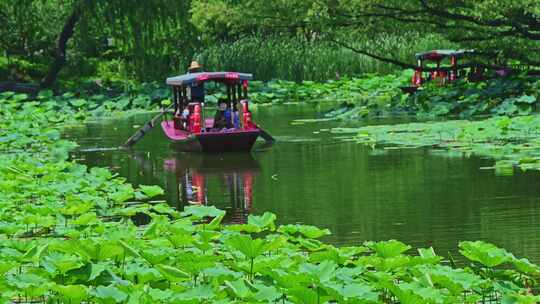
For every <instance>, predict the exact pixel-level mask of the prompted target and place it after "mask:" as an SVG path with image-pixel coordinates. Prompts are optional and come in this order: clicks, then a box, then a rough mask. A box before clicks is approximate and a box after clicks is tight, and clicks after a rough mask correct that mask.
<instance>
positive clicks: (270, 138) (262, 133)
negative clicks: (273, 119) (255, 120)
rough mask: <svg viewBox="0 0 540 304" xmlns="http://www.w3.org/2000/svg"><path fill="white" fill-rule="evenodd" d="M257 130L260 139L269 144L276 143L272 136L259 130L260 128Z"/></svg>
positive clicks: (263, 130) (261, 129)
mask: <svg viewBox="0 0 540 304" xmlns="http://www.w3.org/2000/svg"><path fill="white" fill-rule="evenodd" d="M257 128H259V134H260V135H261V137H262V138H263V139H264V140H266V141H267V142H271V143H274V142H276V140H275V139H274V137H272V135H270V133H268V132H266V130H265V129H263V128H261V126H257Z"/></svg>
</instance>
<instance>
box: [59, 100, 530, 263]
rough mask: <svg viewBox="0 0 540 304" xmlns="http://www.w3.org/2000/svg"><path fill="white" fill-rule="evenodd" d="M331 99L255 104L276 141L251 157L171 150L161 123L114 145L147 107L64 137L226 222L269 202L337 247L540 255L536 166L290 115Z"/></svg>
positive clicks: (284, 217)
mask: <svg viewBox="0 0 540 304" xmlns="http://www.w3.org/2000/svg"><path fill="white" fill-rule="evenodd" d="M327 108H328V106H321V105H314V104H305V105H287V106H279V107H277V106H275V107H259V108H258V109H256V110H254V112H255V114H254V117H255V119H256V120H257V121H258V122H260V123H261V125H263V126H264V127H266V129H267V130H268V131H269V132H270V133H271V134H273V135H274V136H275V137H276V139H277V140H278V142H277V143H276V144H275V145H274V146H273V147H271V148H270V149H258V150H256V151H253V152H252V153H249V154H248V153H244V154H189V153H180V152H175V151H174V150H172V148H171V147H170V145H169V142H168V141H167V139H166V138H165V136H164V135H163V133H162V131H161V129H160V128H159V126H158V127H156V128H154V129H153V130H152V131H151V132H150V133H149V134H147V135H146V136H145V138H144V139H143V140H142V141H141V142H139V143H138V144H137V145H136V146H135V148H134V149H133V150H132V151H125V150H117V149H114V147H117V146H119V145H120V144H122V143H123V141H125V140H126V139H127V138H128V137H129V136H130V135H131V133H133V132H134V131H135V129H134V128H133V126H134V125H141V124H142V123H144V122H145V121H146V119H148V118H149V117H151V115H137V116H134V117H130V118H129V119H123V120H103V121H98V122H95V123H89V124H87V125H85V126H84V127H82V128H77V129H73V130H71V131H70V132H69V133H68V134H67V136H70V137H73V138H74V139H75V140H76V141H77V142H78V143H79V144H80V145H81V147H80V148H81V151H80V152H77V153H76V155H74V157H75V158H77V159H78V160H79V162H82V163H85V164H87V165H89V166H102V167H109V168H111V170H113V171H114V172H117V173H118V174H119V175H120V176H123V177H125V178H126V179H127V180H128V181H129V182H131V183H133V184H134V185H138V184H158V185H160V186H162V187H163V188H164V189H166V195H165V197H164V199H166V200H167V201H168V202H169V203H170V204H171V205H174V206H177V207H178V208H182V207H183V206H185V205H188V204H208V205H215V206H217V207H219V208H221V209H225V210H227V212H228V213H227V220H228V221H230V222H244V221H246V220H247V216H248V214H250V213H254V214H262V213H263V212H265V211H271V212H274V213H276V214H277V216H278V222H279V223H280V224H285V223H286V224H289V223H303V224H311V225H316V226H319V227H324V228H329V229H330V230H331V231H332V235H331V236H329V237H327V238H326V239H325V241H328V242H331V243H333V244H336V245H353V244H354V245H358V244H361V243H362V242H364V241H366V240H387V239H398V240H401V241H403V242H405V243H407V244H410V245H413V246H415V247H424V246H433V247H434V248H435V250H436V252H437V253H439V254H441V255H444V256H446V255H447V253H448V252H451V253H452V255H453V256H454V257H458V256H459V253H458V251H457V244H458V242H459V241H461V240H485V241H489V242H493V243H495V244H496V245H498V246H502V247H504V248H506V249H508V250H510V251H512V252H513V253H514V254H515V255H517V256H525V257H528V258H529V259H531V260H532V261H534V262H537V263H538V262H540V233H539V232H540V187H538V185H539V182H540V173H539V172H525V173H519V172H518V173H516V174H514V175H513V176H496V175H495V174H494V172H493V171H492V170H480V169H479V168H481V167H485V166H490V165H492V164H493V162H492V161H491V160H489V159H480V158H476V157H469V158H467V157H463V156H461V155H454V156H449V155H444V153H440V152H433V151H429V150H426V149H403V150H383V149H382V150H372V149H371V148H369V147H366V146H362V145H358V144H355V143H352V142H346V141H343V140H342V139H340V138H339V136H337V135H335V134H331V133H329V132H326V131H324V129H329V128H332V127H338V126H340V127H346V126H355V125H356V126H358V125H359V124H362V123H363V124H366V123H368V122H362V123H358V122H357V123H342V122H335V121H330V122H316V123H305V124H291V122H292V121H293V120H295V119H310V118H314V117H318V116H319V115H320V113H321V112H322V111H325V110H327ZM393 122H396V121H395V120H394V121H389V120H387V121H384V120H377V121H372V122H370V123H378V124H380V123H393ZM321 129H323V131H322V132H319V130H321ZM109 148H111V149H109Z"/></svg>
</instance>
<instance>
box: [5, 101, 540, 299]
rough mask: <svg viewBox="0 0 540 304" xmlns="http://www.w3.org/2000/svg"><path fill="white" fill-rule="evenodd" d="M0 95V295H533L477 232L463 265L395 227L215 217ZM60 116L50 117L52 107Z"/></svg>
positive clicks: (529, 279)
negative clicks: (384, 230)
mask: <svg viewBox="0 0 540 304" xmlns="http://www.w3.org/2000/svg"><path fill="white" fill-rule="evenodd" d="M16 96H17V95H9V96H6V95H4V96H3V97H2V98H1V99H0V151H1V152H0V208H1V209H0V210H2V212H1V213H0V274H1V276H0V302H1V303H535V302H537V301H538V300H539V299H540V298H539V297H538V296H537V295H535V293H534V292H533V290H534V288H535V287H536V286H537V285H536V280H537V278H538V275H539V274H540V268H539V267H538V266H537V265H535V264H534V263H531V262H530V261H528V260H527V259H524V258H517V257H515V256H513V255H512V254H511V253H509V252H507V251H506V250H504V249H502V248H498V247H496V246H495V245H493V244H488V243H485V242H462V243H461V244H460V245H459V246H460V251H461V253H462V255H463V257H464V259H466V261H467V262H466V263H464V264H463V265H462V267H458V266H455V265H453V264H452V263H450V262H449V261H446V260H445V258H444V257H442V256H439V255H437V254H436V253H435V252H434V250H433V249H432V248H420V249H417V250H416V251H415V250H412V248H411V247H410V246H408V245H406V244H403V243H401V242H399V241H397V240H390V241H382V242H365V243H364V244H362V245H356V246H349V247H335V246H333V245H331V244H327V243H324V242H323V241H322V240H321V238H323V237H324V236H326V235H328V234H329V233H330V231H328V230H327V229H321V228H317V227H313V226H308V225H281V226H278V225H277V224H276V223H275V221H276V216H275V215H274V214H272V213H269V212H266V213H264V214H262V215H250V216H249V217H248V220H247V223H245V224H236V225H227V224H226V223H223V222H222V221H223V219H224V215H225V212H224V211H222V210H219V209H217V208H215V207H211V206H190V207H186V208H184V210H182V211H179V210H176V209H174V208H172V207H170V206H169V205H167V204H166V203H165V202H162V201H159V198H160V195H162V194H163V190H162V189H161V188H159V187H157V186H152V185H140V186H138V187H134V186H132V185H130V184H128V183H126V181H125V179H123V178H119V177H117V176H115V175H114V174H112V173H111V172H110V171H108V170H107V169H104V168H88V167H86V166H84V165H80V164H77V163H76V162H75V161H73V160H71V159H70V151H71V150H72V149H74V148H75V147H76V143H74V142H72V141H68V140H65V139H62V136H61V132H62V129H63V128H64V127H65V126H66V124H69V123H72V122H75V121H76V118H75V117H72V116H71V115H69V113H63V112H61V111H57V110H56V109H55V108H54V107H51V104H50V103H48V102H46V101H45V102H42V103H37V102H21V100H20V99H19V98H18V97H16ZM58 118H62V119H58Z"/></svg>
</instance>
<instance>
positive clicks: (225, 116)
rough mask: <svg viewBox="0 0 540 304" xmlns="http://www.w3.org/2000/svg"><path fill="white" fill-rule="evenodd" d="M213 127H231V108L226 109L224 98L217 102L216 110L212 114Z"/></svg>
mask: <svg viewBox="0 0 540 304" xmlns="http://www.w3.org/2000/svg"><path fill="white" fill-rule="evenodd" d="M213 128H214V129H219V130H221V129H224V128H227V129H228V128H232V121H231V110H229V109H228V102H227V100H225V99H220V100H219V102H218V110H217V111H216V114H215V115H214V126H213Z"/></svg>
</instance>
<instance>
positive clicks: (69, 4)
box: [0, 0, 540, 86]
mask: <svg viewBox="0 0 540 304" xmlns="http://www.w3.org/2000/svg"><path fill="white" fill-rule="evenodd" d="M0 21H1V22H2V23H3V24H6V25H7V26H3V27H1V28H0V52H3V54H4V56H5V57H6V58H8V61H9V60H16V59H20V58H23V59H24V60H26V61H29V62H30V63H31V64H32V65H33V70H34V72H35V70H37V71H40V72H38V74H39V73H41V76H40V77H42V78H41V83H42V85H43V86H50V85H52V83H53V82H54V79H55V78H56V76H57V74H58V73H59V72H60V68H61V67H62V66H63V63H64V61H65V60H66V58H67V59H68V61H70V62H73V61H75V62H77V64H76V65H71V67H72V68H74V69H77V70H78V71H85V69H90V70H92V69H93V70H94V71H93V72H94V73H97V72H98V71H96V69H97V70H99V69H100V67H99V64H98V65H97V67H96V65H91V64H89V63H90V62H91V61H92V60H97V61H101V60H105V61H109V62H114V61H115V60H116V61H119V62H121V63H122V67H123V68H124V71H123V72H124V73H125V76H126V77H133V78H136V79H140V80H145V79H157V78H162V77H163V74H167V73H170V72H171V71H175V72H178V70H181V69H183V68H184V65H185V64H187V63H188V62H189V61H190V60H191V59H193V58H194V57H195V56H196V54H197V53H198V52H200V51H202V50H204V49H206V48H208V47H212V46H216V45H220V44H229V43H234V42H236V41H239V40H241V39H244V38H246V37H254V36H257V37H261V36H262V37H270V35H271V36H274V37H275V36H280V37H294V38H295V39H297V38H301V39H304V41H306V42H312V41H326V42H330V43H334V44H335V47H336V48H350V49H352V50H354V51H355V52H357V53H360V54H363V55H367V56H371V57H373V58H376V59H377V60H383V61H386V62H389V63H394V64H398V65H402V66H407V64H412V63H413V54H412V53H411V54H410V60H408V61H406V62H404V61H403V59H402V60H398V58H397V57H396V55H395V54H394V51H395V50H397V49H398V48H400V45H392V44H391V43H388V42H385V43H381V41H383V40H384V41H387V40H388V39H386V38H387V37H398V38H399V39H402V40H403V39H412V40H414V39H417V37H422V36H430V35H431V36H433V35H435V36H438V37H441V39H446V40H447V41H450V42H451V44H452V46H455V47H456V48H474V49H477V50H480V51H485V52H490V53H494V54H496V56H497V57H498V59H499V61H500V62H504V61H506V62H509V63H519V64H524V65H531V66H540V55H539V54H540V42H539V41H540V2H538V1H536V0H519V1H518V0H486V1H463V0H444V1H427V0H413V1H397V0H382V1H381V0H307V1H305V0H268V1H255V0H246V1H240V0H187V1H175V0H147V1H142V0H137V1H133V0H109V1H97V0H68V1H65V0H51V1H39V0H5V1H2V2H1V3H0ZM415 37H416V38H415ZM385 39H386V40H385ZM399 39H395V40H394V41H395V42H396V43H397V42H398V41H399ZM359 41H361V42H362V44H361V47H358V42H359ZM413 43H414V41H413ZM401 51H403V50H401ZM9 62H11V61H9ZM107 68H110V66H105V67H104V69H105V70H106V69H107ZM101 69H103V68H101ZM88 73H90V74H91V73H92V71H89V72H88ZM7 74H8V75H7V76H6V75H2V78H12V80H24V79H18V76H17V73H10V72H8V73H7ZM4 80H5V79H4Z"/></svg>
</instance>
